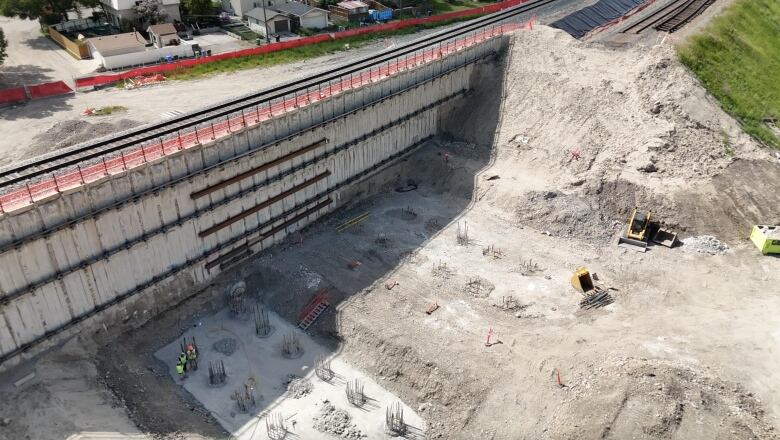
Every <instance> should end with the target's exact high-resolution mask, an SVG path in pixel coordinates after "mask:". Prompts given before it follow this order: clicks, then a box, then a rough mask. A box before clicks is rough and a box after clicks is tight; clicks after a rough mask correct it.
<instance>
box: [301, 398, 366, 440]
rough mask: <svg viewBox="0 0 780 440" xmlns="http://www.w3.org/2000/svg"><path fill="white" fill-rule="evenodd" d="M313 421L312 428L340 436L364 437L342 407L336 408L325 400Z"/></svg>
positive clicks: (348, 437) (350, 437)
mask: <svg viewBox="0 0 780 440" xmlns="http://www.w3.org/2000/svg"><path fill="white" fill-rule="evenodd" d="M312 420H313V421H314V429H316V430H317V431H320V432H324V433H326V434H331V435H334V436H337V437H340V438H346V439H359V438H363V437H366V435H365V434H363V433H362V432H360V429H358V428H357V426H355V425H354V424H352V417H350V415H349V413H348V412H346V411H345V410H343V409H338V408H336V407H335V406H333V404H331V403H330V402H326V403H325V404H324V405H323V406H322V408H321V409H320V413H319V415H318V416H317V417H314V418H313V419H312Z"/></svg>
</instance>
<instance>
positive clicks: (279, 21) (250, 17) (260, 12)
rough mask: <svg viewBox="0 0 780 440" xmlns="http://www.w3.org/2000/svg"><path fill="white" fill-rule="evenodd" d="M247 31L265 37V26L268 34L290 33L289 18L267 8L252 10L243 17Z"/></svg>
mask: <svg viewBox="0 0 780 440" xmlns="http://www.w3.org/2000/svg"><path fill="white" fill-rule="evenodd" d="M245 17H246V19H247V22H248V23H249V29H252V30H253V31H255V32H257V33H258V34H262V35H265V32H266V25H267V27H268V33H269V34H278V33H280V32H290V29H291V26H290V24H291V23H290V18H289V17H288V16H286V15H284V14H282V13H281V12H278V11H274V10H273V9H269V8H254V9H252V10H251V11H249V12H247V13H246V15H245Z"/></svg>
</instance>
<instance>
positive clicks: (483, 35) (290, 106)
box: [0, 23, 522, 213]
mask: <svg viewBox="0 0 780 440" xmlns="http://www.w3.org/2000/svg"><path fill="white" fill-rule="evenodd" d="M521 26H522V25H520V24H517V23H505V24H500V25H497V26H494V27H491V28H486V29H484V30H481V31H478V32H475V33H473V34H471V35H468V36H466V37H463V38H459V39H455V40H452V41H449V42H447V43H444V44H442V45H440V46H439V47H434V48H431V49H427V50H424V51H419V52H415V53H412V54H409V55H406V56H403V57H398V58H396V59H395V61H391V62H388V63H386V64H383V65H380V66H378V67H376V68H371V69H369V70H367V71H363V72H360V73H357V74H353V75H349V76H343V77H341V78H340V79H338V80H335V81H330V82H328V83H327V84H326V85H325V86H323V85H322V84H320V86H319V87H318V88H317V89H316V90H308V91H306V92H304V93H300V94H299V93H296V94H294V95H293V96H290V97H284V98H281V99H279V100H277V101H276V102H272V101H269V102H267V105H265V104H264V105H263V106H260V105H257V106H255V107H254V108H251V107H250V108H249V109H245V110H242V111H240V112H237V113H234V114H231V115H230V116H227V117H224V118H219V119H218V120H214V121H211V122H209V123H207V124H201V125H199V126H197V127H189V128H187V129H183V130H179V131H178V132H176V133H175V134H174V135H171V136H168V137H166V138H159V139H158V140H157V141H155V142H147V143H144V144H141V145H139V146H138V148H136V149H134V150H132V151H123V152H121V153H119V154H118V155H115V156H113V157H110V158H105V157H104V158H103V159H102V160H100V161H99V162H97V163H92V164H89V165H86V166H84V167H82V166H78V167H77V168H76V170H72V171H70V172H66V173H63V174H59V175H58V174H52V175H51V177H50V178H47V179H45V180H42V181H39V182H35V183H27V184H25V186H24V187H22V188H20V189H17V190H15V191H13V192H10V193H7V194H4V195H2V196H0V213H4V212H6V213H7V212H11V211H14V210H18V209H22V208H24V207H26V206H29V205H31V204H32V203H34V202H36V201H39V200H42V199H45V198H47V197H50V196H53V195H56V194H58V193H61V192H62V191H66V190H71V189H74V188H77V187H79V186H82V185H84V184H87V183H91V182H95V181H98V180H100V179H103V178H106V177H108V176H112V175H116V174H120V173H124V172H126V171H127V170H129V169H132V168H135V167H138V166H141V165H143V164H145V163H148V162H151V161H154V160H158V159H160V158H162V157H165V156H167V155H169V154H172V153H176V152H178V151H180V150H184V149H188V148H192V147H195V146H198V145H201V144H202V143H203V142H211V141H214V140H217V139H219V138H223V137H226V136H229V135H230V134H231V133H232V132H233V131H236V130H241V129H243V128H246V127H251V126H254V125H257V124H260V123H261V122H264V121H267V120H269V119H271V118H273V117H276V116H279V115H282V114H285V113H287V112H290V111H293V110H295V109H298V108H301V107H304V106H307V105H311V104H314V103H316V102H319V101H322V100H324V99H327V98H330V97H332V96H336V95H338V94H340V93H343V92H345V91H347V90H351V89H356V88H359V87H362V86H364V85H367V84H370V83H373V82H376V81H379V80H382V79H384V78H387V77H389V76H392V75H396V74H398V73H400V72H403V71H406V70H409V69H411V68H414V67H417V66H419V65H422V64H425V63H430V62H432V61H435V60H438V59H440V58H442V57H445V56H448V55H451V54H454V53H457V52H459V51H461V50H463V49H465V48H467V47H470V46H473V45H475V44H479V43H481V42H483V41H486V40H488V39H490V38H494V37H496V36H499V35H503V34H504V33H506V32H509V31H512V30H515V29H518V28H520V27H521ZM312 89H313V88H312Z"/></svg>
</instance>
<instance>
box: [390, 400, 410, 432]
mask: <svg viewBox="0 0 780 440" xmlns="http://www.w3.org/2000/svg"><path fill="white" fill-rule="evenodd" d="M385 424H386V425H387V430H388V431H390V433H392V434H393V435H403V434H404V433H406V422H404V407H403V405H402V404H401V402H395V403H393V404H391V405H390V406H389V407H387V410H385Z"/></svg>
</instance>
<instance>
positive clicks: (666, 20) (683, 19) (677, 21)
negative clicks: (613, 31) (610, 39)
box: [621, 0, 715, 34]
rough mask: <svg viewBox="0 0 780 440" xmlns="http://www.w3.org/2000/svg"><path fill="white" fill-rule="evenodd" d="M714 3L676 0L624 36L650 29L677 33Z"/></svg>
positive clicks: (640, 21) (712, 1)
mask: <svg viewBox="0 0 780 440" xmlns="http://www.w3.org/2000/svg"><path fill="white" fill-rule="evenodd" d="M713 3H715V0H676V1H673V2H670V3H669V4H667V5H666V6H664V7H662V8H660V9H658V10H657V11H655V12H653V13H651V14H650V15H648V16H647V17H645V18H643V19H642V20H639V21H638V22H636V23H634V24H632V25H631V26H629V27H627V28H625V29H623V30H622V31H621V32H622V33H624V34H641V33H642V32H644V31H646V30H647V29H650V28H653V29H655V30H657V31H661V32H669V33H672V32H676V31H677V30H679V29H680V28H681V27H683V26H685V25H686V24H688V23H689V22H690V21H691V20H693V19H694V18H696V17H697V16H698V15H699V14H701V13H702V12H704V10H705V9H707V8H708V7H709V6H710V5H712V4H713Z"/></svg>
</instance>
